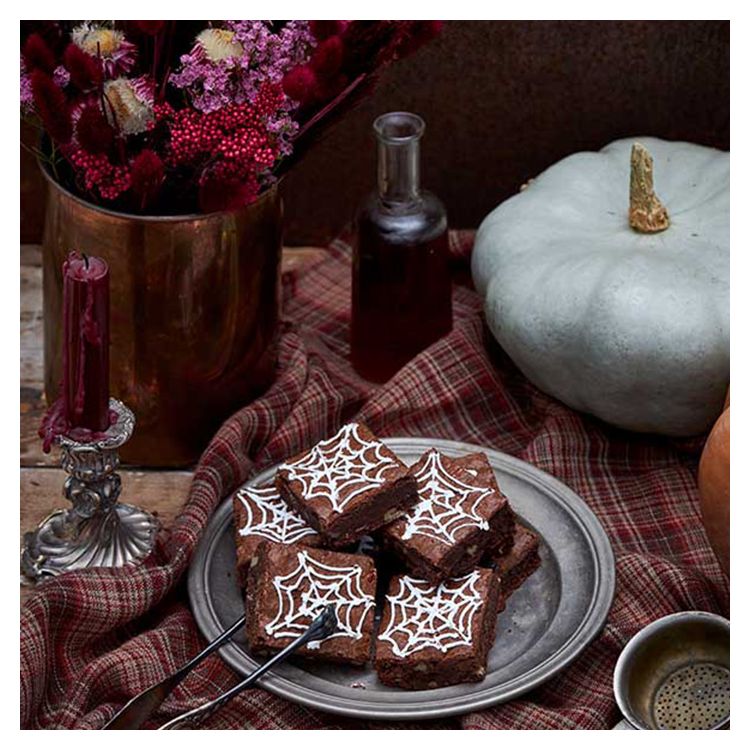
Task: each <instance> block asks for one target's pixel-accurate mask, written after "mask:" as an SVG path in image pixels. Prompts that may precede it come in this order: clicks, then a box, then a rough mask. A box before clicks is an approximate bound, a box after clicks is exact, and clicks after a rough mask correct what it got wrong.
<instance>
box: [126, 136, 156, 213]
mask: <svg viewBox="0 0 750 750" xmlns="http://www.w3.org/2000/svg"><path fill="white" fill-rule="evenodd" d="M163 182H164V162H163V161H162V160H161V158H160V157H159V155H158V154H156V153H155V152H154V151H152V150H151V149H148V148H144V149H143V151H141V153H140V154H138V156H136V157H135V159H133V163H132V164H131V165H130V189H131V190H132V191H133V193H134V194H135V196H136V198H137V199H138V202H139V204H140V207H141V209H144V208H145V207H146V206H148V205H149V204H150V203H153V202H154V201H155V200H156V198H157V197H158V195H159V191H160V190H161V186H162V183H163Z"/></svg>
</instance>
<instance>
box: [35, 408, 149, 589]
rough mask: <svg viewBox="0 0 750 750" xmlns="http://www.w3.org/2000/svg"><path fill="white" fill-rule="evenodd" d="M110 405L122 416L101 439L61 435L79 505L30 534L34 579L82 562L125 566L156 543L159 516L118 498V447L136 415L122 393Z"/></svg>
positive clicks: (71, 495) (68, 487) (68, 488)
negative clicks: (85, 440) (122, 396)
mask: <svg viewBox="0 0 750 750" xmlns="http://www.w3.org/2000/svg"><path fill="white" fill-rule="evenodd" d="M109 406H110V409H111V410H112V411H114V412H115V414H116V415H117V419H116V420H115V422H114V423H113V424H112V426H111V427H110V428H109V429H108V430H107V431H106V433H105V434H104V435H103V437H102V438H101V439H98V440H93V441H91V442H85V443H84V442H78V441H77V440H74V439H73V438H71V437H70V436H68V435H63V436H60V437H58V438H57V442H58V443H59V444H60V447H61V448H62V459H61V464H62V467H63V469H65V471H66V472H67V473H68V475H69V476H68V478H67V479H66V480H65V485H64V494H65V497H66V498H67V499H68V500H70V502H71V503H72V504H73V507H72V508H71V509H68V510H58V511H55V512H54V513H52V514H51V515H50V516H48V517H47V518H45V519H44V521H42V523H41V524H40V525H39V527H38V528H37V529H36V530H35V531H31V532H28V533H27V534H26V535H25V536H24V546H23V549H22V551H21V572H22V574H23V576H24V577H25V578H26V580H27V581H29V582H35V581H38V580H40V579H41V578H44V577H48V576H55V575H59V574H60V573H66V572H68V571H71V570H79V569H81V568H93V567H101V566H104V567H121V566H123V565H128V564H130V563H134V562H137V561H139V560H142V559H144V558H145V557H147V556H148V555H149V554H150V553H151V551H152V550H153V548H154V544H155V542H156V534H157V532H158V530H159V522H158V520H157V519H156V517H155V516H153V515H151V514H150V513H148V512H146V511H144V510H141V509H140V508H136V507H134V506H132V505H126V504H124V503H120V502H118V497H119V495H120V489H121V483H120V475H119V474H117V473H116V469H117V467H118V466H119V463H120V458H119V454H118V449H119V448H120V446H121V445H123V443H125V442H126V441H127V440H128V439H129V438H130V436H131V435H132V433H133V427H134V426H135V417H134V416H133V412H132V411H130V409H128V408H127V406H125V405H124V404H123V403H122V402H120V401H117V400H116V399H110V402H109Z"/></svg>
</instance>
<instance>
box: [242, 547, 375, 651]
mask: <svg viewBox="0 0 750 750" xmlns="http://www.w3.org/2000/svg"><path fill="white" fill-rule="evenodd" d="M250 578H251V580H252V581H253V587H252V590H251V588H250V587H248V592H247V597H246V603H247V638H248V645H249V648H250V651H251V652H252V653H263V654H265V653H270V652H274V651H279V650H281V649H282V648H284V647H285V646H287V645H288V644H289V643H291V642H292V641H293V640H294V639H295V638H297V637H298V636H300V635H302V633H304V632H305V630H306V629H307V628H308V626H309V625H310V623H311V622H312V621H313V620H314V619H315V617H316V616H317V615H318V614H320V612H321V611H322V610H323V609H324V608H325V607H326V606H327V605H328V604H333V605H334V607H335V609H336V619H337V620H338V625H339V629H338V630H337V631H336V632H335V633H333V635H330V636H329V637H328V638H324V639H323V640H321V641H311V642H310V643H308V644H307V645H306V646H303V647H302V648H301V649H300V650H299V651H298V652H297V653H298V654H299V655H300V656H304V657H306V658H311V659H319V660H327V661H335V662H340V663H343V664H356V665H362V664H365V663H366V662H367V661H368V659H369V656H370V644H371V641H372V635H373V630H374V618H375V590H376V587H377V573H376V570H375V564H374V563H373V561H372V560H371V559H370V558H368V557H365V556H364V555H349V554H345V553H342V552H330V551H328V550H321V549H312V548H306V547H301V546H299V545H282V544H274V543H271V542H262V543H261V544H260V545H259V547H258V551H257V555H256V560H255V562H254V563H252V573H251V575H250Z"/></svg>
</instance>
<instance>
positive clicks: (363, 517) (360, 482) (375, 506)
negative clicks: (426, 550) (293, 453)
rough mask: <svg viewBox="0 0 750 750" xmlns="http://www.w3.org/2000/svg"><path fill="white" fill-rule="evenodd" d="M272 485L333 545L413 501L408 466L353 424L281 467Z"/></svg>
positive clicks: (349, 540) (347, 540) (381, 522)
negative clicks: (274, 483)
mask: <svg viewBox="0 0 750 750" xmlns="http://www.w3.org/2000/svg"><path fill="white" fill-rule="evenodd" d="M276 486H277V487H278V489H279V492H280V493H281V496H282V497H283V498H284V500H286V502H287V503H288V504H289V505H290V506H291V507H292V508H294V510H296V511H297V512H298V513H299V514H300V515H301V516H302V517H303V518H304V519H305V520H306V521H307V522H308V523H309V524H310V526H312V527H313V528H314V529H315V530H316V531H318V532H319V533H320V534H321V535H322V536H323V537H324V539H325V540H326V543H327V544H328V545H329V546H332V547H343V546H345V545H347V544H350V543H352V542H355V541H356V540H357V539H359V537H361V536H362V535H363V534H366V533H369V532H371V531H374V530H375V529H378V528H380V527H381V526H384V525H385V524H387V523H388V522H390V521H392V520H393V519H394V518H397V517H398V516H400V515H403V513H404V511H405V510H406V509H407V508H409V507H411V506H412V505H413V504H414V503H415V502H416V500H417V486H416V481H415V480H414V477H412V476H411V475H410V474H409V469H408V467H407V466H406V465H405V464H404V463H402V462H401V461H400V460H399V459H398V458H397V456H396V454H395V453H393V451H391V450H389V449H388V448H387V447H386V446H385V445H384V444H383V443H381V442H380V441H379V440H378V439H377V438H376V437H375V436H374V435H373V434H372V432H370V430H369V429H368V428H367V427H366V426H365V425H362V424H356V423H354V424H347V425H344V427H342V428H341V429H340V430H339V432H338V433H337V434H336V435H335V436H334V437H332V438H330V439H328V440H323V441H322V442H320V443H318V444H317V445H316V446H315V447H314V448H312V450H310V451H308V452H307V453H303V454H302V455H300V456H297V457H296V458H293V459H291V460H290V461H287V462H286V463H284V464H282V465H281V466H280V467H279V470H278V472H277V475H276Z"/></svg>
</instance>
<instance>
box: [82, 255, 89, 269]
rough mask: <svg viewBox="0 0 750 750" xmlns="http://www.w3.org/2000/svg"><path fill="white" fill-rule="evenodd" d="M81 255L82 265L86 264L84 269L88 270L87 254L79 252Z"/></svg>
mask: <svg viewBox="0 0 750 750" xmlns="http://www.w3.org/2000/svg"><path fill="white" fill-rule="evenodd" d="M81 255H82V256H83V262H84V265H85V266H86V270H87V271H88V270H89V256H88V255H86V253H81Z"/></svg>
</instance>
